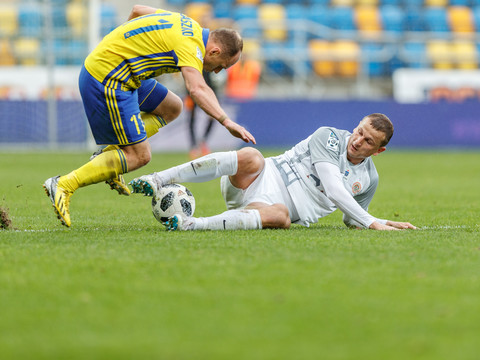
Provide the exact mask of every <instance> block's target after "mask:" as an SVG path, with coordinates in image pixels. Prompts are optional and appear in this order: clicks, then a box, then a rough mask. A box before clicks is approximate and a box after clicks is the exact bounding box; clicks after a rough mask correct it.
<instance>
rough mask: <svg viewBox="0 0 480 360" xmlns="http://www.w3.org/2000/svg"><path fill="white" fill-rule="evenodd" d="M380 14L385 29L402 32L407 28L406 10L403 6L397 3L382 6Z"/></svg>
mask: <svg viewBox="0 0 480 360" xmlns="http://www.w3.org/2000/svg"><path fill="white" fill-rule="evenodd" d="M380 15H381V18H382V24H383V30H385V31H393V32H396V33H401V32H403V31H404V30H405V26H404V25H405V23H404V21H405V12H404V11H403V9H402V8H401V7H399V6H395V5H383V6H380Z"/></svg>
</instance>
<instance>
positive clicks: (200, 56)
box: [197, 46, 203, 62]
mask: <svg viewBox="0 0 480 360" xmlns="http://www.w3.org/2000/svg"><path fill="white" fill-rule="evenodd" d="M197 58H199V59H200V61H201V62H203V54H202V50H200V48H199V47H198V46H197Z"/></svg>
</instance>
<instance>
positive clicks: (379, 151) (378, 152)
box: [373, 146, 387, 156]
mask: <svg viewBox="0 0 480 360" xmlns="http://www.w3.org/2000/svg"><path fill="white" fill-rule="evenodd" d="M385 150H387V148H386V147H385V146H382V147H381V148H379V149H378V150H377V151H376V152H375V154H373V155H374V156H376V155H378V154H380V153H382V152H384V151H385Z"/></svg>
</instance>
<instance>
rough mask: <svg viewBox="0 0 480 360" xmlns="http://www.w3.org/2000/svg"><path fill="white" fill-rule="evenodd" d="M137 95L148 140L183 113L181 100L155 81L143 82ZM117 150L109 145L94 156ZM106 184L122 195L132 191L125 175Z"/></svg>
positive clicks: (109, 180) (114, 146)
mask: <svg viewBox="0 0 480 360" xmlns="http://www.w3.org/2000/svg"><path fill="white" fill-rule="evenodd" d="M136 93H137V96H138V106H139V108H140V110H141V111H142V112H141V119H142V121H143V124H144V127H145V131H146V133H147V138H150V137H151V136H153V135H155V134H156V133H157V132H158V131H159V129H160V128H161V127H163V126H166V125H167V124H168V123H169V122H171V121H173V120H174V119H176V118H177V117H178V116H179V115H180V113H181V111H182V106H183V105H182V101H181V99H180V98H179V97H178V96H177V95H175V94H174V93H173V92H171V91H170V90H168V89H167V88H166V87H165V86H163V85H162V84H160V83H159V82H158V81H156V80H154V79H149V80H143V81H142V84H141V86H140V87H139V88H138V89H137V90H136ZM117 148H118V146H116V145H109V146H107V147H105V148H103V149H101V150H100V151H98V152H96V153H94V155H93V156H96V155H98V154H99V153H101V152H106V151H110V150H115V149H117ZM106 183H107V184H108V185H110V188H111V189H112V190H117V192H118V193H119V194H120V195H130V189H129V188H128V186H127V184H126V182H125V179H124V177H123V175H121V174H119V175H118V176H117V177H115V178H112V179H108V180H107V181H106Z"/></svg>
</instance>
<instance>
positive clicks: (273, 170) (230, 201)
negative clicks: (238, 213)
mask: <svg viewBox="0 0 480 360" xmlns="http://www.w3.org/2000/svg"><path fill="white" fill-rule="evenodd" d="M220 187H221V189H222V195H223V198H224V199H225V203H226V204H227V209H229V210H231V209H243V208H245V207H246V206H247V205H249V204H251V203H253V202H261V203H265V204H268V205H273V204H283V205H285V206H286V207H287V208H288V213H289V215H290V219H291V220H292V222H293V221H296V220H298V213H297V209H296V208H295V205H294V204H293V201H292V198H291V196H290V193H289V192H288V190H287V187H286V186H285V183H284V182H283V180H282V176H281V175H280V172H279V171H278V169H277V167H276V166H275V165H274V164H273V161H272V160H271V159H270V158H267V159H265V167H264V168H263V170H262V172H261V173H260V174H259V175H258V177H257V178H256V179H255V180H254V181H253V183H251V184H250V186H249V187H248V188H246V189H245V190H242V189H238V188H236V187H235V186H233V185H232V183H231V182H230V179H229V178H228V176H222V178H221V180H220Z"/></svg>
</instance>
